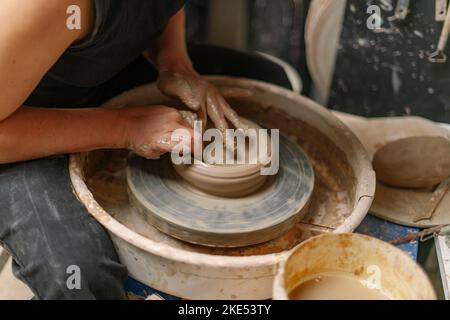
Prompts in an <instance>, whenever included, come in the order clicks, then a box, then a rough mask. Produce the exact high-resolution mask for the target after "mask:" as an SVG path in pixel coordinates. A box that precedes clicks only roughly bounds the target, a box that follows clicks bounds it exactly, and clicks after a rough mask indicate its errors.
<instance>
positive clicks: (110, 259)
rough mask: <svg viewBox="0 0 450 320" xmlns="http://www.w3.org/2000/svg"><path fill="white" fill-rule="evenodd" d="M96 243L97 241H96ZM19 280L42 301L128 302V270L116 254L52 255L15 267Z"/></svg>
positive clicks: (93, 251) (83, 251)
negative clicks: (92, 300) (104, 300)
mask: <svg viewBox="0 0 450 320" xmlns="http://www.w3.org/2000/svg"><path fill="white" fill-rule="evenodd" d="M93 241H94V242H95V240H94V239H93ZM14 269H15V274H16V276H17V277H18V278H19V279H21V280H23V281H24V282H26V283H27V284H28V285H29V286H30V287H31V288H32V289H33V291H34V293H35V295H36V298H38V299H43V300H91V299H114V300H116V299H125V298H126V296H125V292H124V282H125V280H126V277H127V270H126V267H125V266H123V265H121V264H120V263H119V262H118V261H117V258H116V256H115V253H114V252H112V253H111V252H108V251H104V252H99V251H98V250H97V248H95V247H93V248H92V247H91V248H89V246H87V247H86V246H85V247H83V248H77V249H76V250H74V251H73V252H63V253H61V252H59V253H58V252H52V253H51V254H49V255H48V254H47V255H42V258H38V259H35V260H33V262H31V263H29V264H28V265H24V266H20V265H19V264H16V266H15V268H14Z"/></svg>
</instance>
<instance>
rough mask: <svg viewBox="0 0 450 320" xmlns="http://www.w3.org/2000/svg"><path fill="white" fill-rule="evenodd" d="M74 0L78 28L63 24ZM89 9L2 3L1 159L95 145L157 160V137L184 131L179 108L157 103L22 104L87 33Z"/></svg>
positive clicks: (60, 2)
mask: <svg viewBox="0 0 450 320" xmlns="http://www.w3.org/2000/svg"><path fill="white" fill-rule="evenodd" d="M74 4H75V5H79V6H80V8H81V11H82V26H83V28H82V29H81V30H69V29H68V28H67V27H66V19H67V17H68V15H67V14H66V10H67V8H68V6H69V5H74ZM91 6H92V1H91V0H33V1H29V0H14V1H10V0H0V21H1V28H0V163H10V162H16V161H21V160H29V159H34V158H40V157H44V156H49V155H55V154H64V153H69V152H78V151H88V150H93V149H99V148H129V149H132V150H134V151H135V152H137V153H139V154H141V155H143V156H146V157H157V156H158V155H159V154H162V153H164V152H167V151H169V148H168V146H166V145H160V143H159V141H161V139H162V138H164V139H166V138H167V137H168V136H169V135H170V133H171V132H172V131H173V130H175V129H177V128H185V125H184V124H183V121H182V119H181V115H179V113H178V112H176V111H175V110H173V109H170V108H167V107H162V106H160V107H156V106H155V107H142V108H134V109H129V110H107V109H78V110H74V109H62V108H63V107H64V106H61V109H48V108H32V107H28V106H22V104H23V103H24V101H25V100H26V99H27V97H28V96H29V95H30V94H31V92H32V91H33V90H34V88H35V87H36V86H37V85H38V83H39V82H40V80H41V79H42V77H43V76H44V75H45V73H46V72H47V71H48V70H49V69H50V68H51V66H52V65H53V64H54V63H55V62H56V61H57V60H58V58H59V57H60V56H61V55H62V54H63V52H64V51H65V50H66V49H67V48H68V47H69V46H70V45H71V44H72V43H73V42H75V41H77V40H80V39H81V38H83V37H84V36H86V35H87V34H89V31H90V30H89V29H90V24H91V22H90V21H89V17H90V13H91V12H92V8H91ZM164 139H163V140H164Z"/></svg>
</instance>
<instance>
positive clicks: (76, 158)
mask: <svg viewBox="0 0 450 320" xmlns="http://www.w3.org/2000/svg"><path fill="white" fill-rule="evenodd" d="M205 78H206V79H208V80H209V81H211V82H215V83H220V84H222V85H227V86H235V87H236V86H238V87H243V88H248V89H252V90H255V91H263V92H268V93H272V94H276V95H282V96H285V97H286V98H288V99H290V100H293V101H296V102H298V103H299V104H301V105H302V107H303V108H309V109H311V110H314V113H316V114H317V115H319V116H320V117H321V118H323V120H324V121H325V122H326V123H327V125H329V126H331V127H334V129H336V133H337V134H339V135H340V136H341V138H342V140H343V141H346V143H347V144H348V145H347V148H350V152H351V154H352V155H353V156H354V157H355V158H356V159H354V161H352V162H354V163H357V164H358V165H357V167H356V168H354V169H357V171H358V172H355V175H356V177H358V178H359V179H358V181H357V186H356V190H355V194H356V199H357V200H356V205H355V207H354V208H353V211H352V214H351V215H350V216H349V217H348V218H347V219H346V220H345V221H344V222H343V223H342V225H341V226H340V227H338V228H337V229H336V230H335V231H334V232H335V233H345V232H353V230H354V229H355V228H356V227H357V226H358V225H359V224H360V223H361V221H362V220H363V219H364V217H365V216H366V214H367V212H368V211H369V208H370V206H371V204H372V201H373V198H374V194H375V173H374V171H373V169H372V166H371V163H370V161H369V157H368V155H367V152H366V151H365V149H364V147H363V146H362V144H361V142H360V141H359V140H358V138H357V137H356V136H355V135H354V133H353V132H352V131H351V130H350V129H349V128H348V127H347V126H346V125H345V124H344V123H343V122H341V121H340V120H339V119H338V118H337V117H335V116H334V115H333V114H332V113H331V112H330V111H329V110H327V109H326V108H325V107H323V106H321V105H319V104H317V103H316V102H314V101H312V100H310V99H308V98H306V97H303V96H300V95H298V94H297V93H295V92H293V91H289V90H287V89H284V88H282V87H279V86H276V85H272V84H268V83H265V82H261V81H257V80H252V79H246V78H233V77H224V76H208V77H205ZM152 85H155V84H152ZM82 158H83V154H73V155H71V156H70V162H69V171H70V177H71V180H72V184H73V189H74V192H75V194H76V196H77V197H78V199H79V200H80V201H81V202H82V203H83V204H84V205H85V206H86V208H87V210H88V211H89V212H90V213H91V214H92V215H93V216H94V218H95V219H96V220H97V221H98V222H99V223H100V224H102V225H103V226H104V227H105V228H106V229H107V230H108V231H109V232H111V233H112V234H113V235H114V236H116V237H118V238H120V239H122V240H124V241H126V242H128V243H130V244H132V245H133V246H135V247H137V248H139V249H141V250H143V251H146V252H148V253H151V254H154V255H156V256H160V257H162V258H166V259H169V260H176V261H178V262H182V263H187V264H195V265H197V266H204V267H211V268H218V267H219V268H220V267H227V268H248V267H264V266H265V267H272V266H274V265H276V264H278V263H279V262H280V261H282V260H283V259H285V257H287V256H288V255H289V253H290V252H291V250H294V249H295V248H294V249H291V250H288V251H283V252H279V253H271V254H266V255H254V256H241V257H235V256H220V255H211V254H205V253H198V252H191V251H187V250H183V249H179V248H174V247H172V246H170V245H168V244H165V243H160V242H157V241H154V240H151V239H148V238H146V237H144V236H142V235H140V234H138V233H136V232H135V231H133V230H131V229H129V228H127V227H126V226H124V225H123V224H121V223H120V222H119V221H117V220H116V219H114V218H113V217H112V216H111V215H110V214H108V213H107V212H106V211H105V210H104V209H103V208H102V207H101V206H100V205H99V204H98V202H97V201H96V200H95V199H94V197H93V195H92V193H91V191H90V190H89V189H88V187H87V185H86V183H85V181H84V176H83V173H82Z"/></svg>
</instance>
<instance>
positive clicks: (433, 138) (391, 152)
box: [334, 112, 450, 228]
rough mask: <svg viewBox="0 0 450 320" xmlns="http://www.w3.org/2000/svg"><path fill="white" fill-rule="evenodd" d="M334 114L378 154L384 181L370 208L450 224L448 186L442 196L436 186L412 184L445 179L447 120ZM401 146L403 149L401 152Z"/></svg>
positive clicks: (424, 224)
mask: <svg viewBox="0 0 450 320" xmlns="http://www.w3.org/2000/svg"><path fill="white" fill-rule="evenodd" d="M334 114H335V115H336V116H337V117H338V118H340V119H341V120H342V121H343V122H344V123H345V124H346V125H347V126H348V127H349V128H351V129H352V131H353V132H354V133H355V134H356V136H357V137H358V138H359V139H360V140H361V142H362V144H363V145H364V147H365V148H366V150H367V152H368V154H369V157H370V158H371V159H374V165H375V167H376V168H377V169H378V172H379V175H380V177H379V179H380V180H384V181H383V182H378V183H377V187H376V190H377V192H376V196H375V199H374V202H373V204H372V207H371V209H370V211H371V213H373V214H375V215H377V216H378V217H380V218H382V219H386V220H389V221H392V222H394V223H398V224H402V225H407V226H412V227H419V228H429V227H433V226H437V225H446V224H449V223H450V216H449V214H448V212H449V210H450V192H448V191H447V192H446V191H445V186H443V189H442V192H444V194H443V195H442V194H440V192H441V191H438V190H436V192H437V193H435V190H434V188H428V189H424V188H421V189H417V188H414V189H413V188H411V186H425V185H431V184H434V183H435V182H438V183H439V180H441V179H442V178H443V179H442V180H443V181H445V174H446V173H447V169H448V143H447V142H446V141H449V140H450V130H449V129H450V126H449V125H443V124H438V123H436V122H433V121H430V120H427V119H424V118H420V117H406V116H405V117H389V118H364V117H360V116H355V115H350V114H346V113H342V112H334ZM416 143H417V145H416ZM399 148H401V149H402V150H403V151H401V152H399V151H400V149H399ZM397 149H399V150H397ZM406 153H409V155H408V156H406ZM388 166H392V169H389V168H388ZM446 168H447V169H446ZM410 169H411V170H410ZM390 175H392V177H391V176H390ZM442 180H441V181H442ZM389 184H390V185H389ZM395 185H401V186H402V187H398V186H395Z"/></svg>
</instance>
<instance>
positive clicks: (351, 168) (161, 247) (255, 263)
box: [70, 77, 375, 299]
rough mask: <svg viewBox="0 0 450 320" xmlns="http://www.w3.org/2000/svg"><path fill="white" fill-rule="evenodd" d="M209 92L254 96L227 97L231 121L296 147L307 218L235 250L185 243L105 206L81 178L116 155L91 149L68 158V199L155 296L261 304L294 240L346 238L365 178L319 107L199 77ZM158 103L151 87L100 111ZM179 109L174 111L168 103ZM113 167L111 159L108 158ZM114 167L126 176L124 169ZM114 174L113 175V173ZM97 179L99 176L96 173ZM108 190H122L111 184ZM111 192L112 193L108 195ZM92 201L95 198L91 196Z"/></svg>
mask: <svg viewBox="0 0 450 320" xmlns="http://www.w3.org/2000/svg"><path fill="white" fill-rule="evenodd" d="M208 79H209V80H211V81H212V82H214V83H215V84H216V85H221V86H229V87H230V86H231V87H241V88H245V89H250V90H253V91H254V95H253V96H251V97H248V98H245V99H239V100H230V101H229V102H230V103H231V105H232V106H233V107H234V108H235V109H236V110H237V111H238V112H239V113H240V115H241V116H243V117H245V118H247V119H251V120H252V121H254V122H256V123H260V124H261V125H262V126H263V127H264V128H274V129H276V128H279V129H281V133H282V134H284V135H286V136H288V137H289V138H290V139H291V140H292V141H295V142H296V143H298V144H299V145H300V146H301V147H302V148H303V150H304V151H305V152H306V154H307V156H308V158H309V159H310V161H311V164H312V165H313V167H314V174H315V186H314V192H313V195H312V198H311V204H310V209H309V212H308V215H307V216H305V217H304V218H303V219H302V221H301V222H299V223H297V224H295V225H293V226H292V229H291V230H290V231H288V232H287V233H286V234H285V235H283V236H281V237H279V238H278V239H274V240H272V241H269V242H267V243H265V244H261V245H255V246H249V247H246V248H239V249H216V248H206V247H202V246H195V245H190V244H187V243H183V242H182V241H178V240H176V239H174V238H171V237H168V236H166V235H165V234H164V233H161V232H159V231H158V230H157V229H155V228H153V227H151V226H150V225H149V224H148V223H146V222H145V220H144V219H143V218H142V217H141V215H139V214H136V212H135V211H134V210H133V207H132V206H131V204H130V203H129V201H128V200H126V201H123V198H122V197H120V199H115V198H114V199H105V196H107V195H108V193H107V192H101V190H99V189H98V188H99V187H100V186H99V184H98V183H96V184H95V186H94V187H91V186H90V185H89V181H91V180H92V179H93V178H95V175H96V173H97V172H99V171H103V170H104V167H105V164H106V165H107V164H108V163H109V162H110V161H113V159H114V158H116V157H119V158H120V159H123V158H125V159H126V155H123V152H114V151H108V150H105V151H96V152H89V153H82V154H76V155H73V156H71V159H70V175H71V179H72V183H73V188H74V192H75V194H76V195H77V196H78V198H79V199H80V201H81V202H82V203H83V204H84V205H85V206H86V208H87V210H88V211H89V212H90V213H91V214H92V215H93V216H94V218H95V219H97V221H99V222H100V223H101V224H102V225H103V226H104V227H105V228H106V229H107V230H108V231H109V233H110V235H111V239H112V241H113V243H114V245H115V247H116V249H117V253H118V255H119V258H120V260H121V262H122V263H123V264H125V265H126V266H127V268H128V271H129V273H130V276H132V277H133V278H135V279H137V280H139V281H141V282H143V283H145V284H147V285H149V286H151V287H153V288H155V289H158V290H161V291H163V292H167V293H169V294H172V295H174V296H178V297H182V298H188V299H268V298H270V297H271V296H272V283H273V279H274V275H275V273H276V271H277V265H278V262H280V261H281V260H283V259H284V258H285V257H286V256H287V255H288V254H289V250H290V249H292V248H293V247H295V246H296V245H298V244H299V243H300V242H302V241H303V240H304V239H307V238H308V237H310V236H311V235H314V234H318V233H320V232H337V233H341V232H351V231H353V230H354V229H355V228H356V227H357V226H358V225H359V224H360V222H361V221H362V220H363V218H364V217H365V215H366V214H367V212H368V210H369V207H370V205H371V203H372V200H373V196H374V191H375V174H374V172H373V170H372V167H371V163H370V161H369V158H368V156H367V154H366V152H365V150H364V148H363V147H362V145H361V143H360V142H359V140H358V139H357V138H356V136H355V135H354V134H353V133H352V132H351V131H350V130H349V129H348V128H347V127H346V126H345V125H344V124H343V123H342V122H340V121H339V120H338V119H337V118H336V117H335V116H334V115H332V114H331V113H330V112H329V111H328V110H326V109H325V108H323V107H321V106H320V105H318V104H317V103H315V102H313V101H311V100H309V99H307V98H305V97H302V96H299V95H297V94H295V93H293V92H291V91H288V90H286V89H283V88H280V87H277V86H274V85H270V84H267V83H262V82H258V81H253V80H248V79H236V78H228V77H209V78H208ZM150 104H168V105H176V103H175V102H174V101H172V100H171V99H168V98H166V97H164V96H163V95H162V94H161V93H160V92H159V91H158V90H157V88H156V86H155V85H148V86H144V87H141V88H137V89H134V90H132V91H129V92H126V93H124V94H123V95H121V96H119V97H117V98H116V99H113V100H112V101H111V102H110V103H108V104H107V106H108V107H118V106H133V105H150ZM178 105H179V104H178ZM115 163H121V161H115ZM117 170H122V171H125V170H126V165H125V164H124V165H121V166H118V168H117ZM116 176H117V177H123V176H122V175H121V174H118V175H116ZM102 179H103V180H105V181H106V180H108V179H105V177H104V176H103V173H102ZM117 183H118V186H117V192H119V191H120V190H122V191H121V192H122V193H123V195H124V198H126V197H127V185H126V183H124V181H123V179H122V178H120V179H117ZM114 194H116V192H114ZM98 195H102V197H99V196H98Z"/></svg>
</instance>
